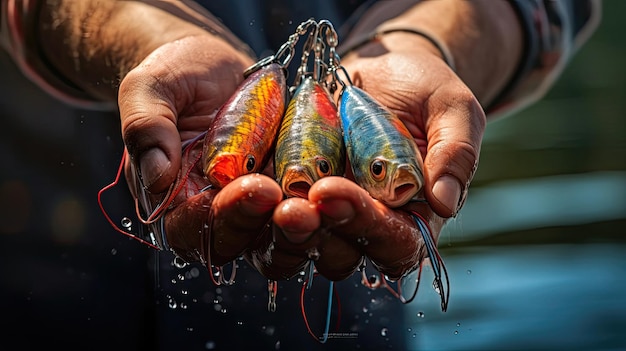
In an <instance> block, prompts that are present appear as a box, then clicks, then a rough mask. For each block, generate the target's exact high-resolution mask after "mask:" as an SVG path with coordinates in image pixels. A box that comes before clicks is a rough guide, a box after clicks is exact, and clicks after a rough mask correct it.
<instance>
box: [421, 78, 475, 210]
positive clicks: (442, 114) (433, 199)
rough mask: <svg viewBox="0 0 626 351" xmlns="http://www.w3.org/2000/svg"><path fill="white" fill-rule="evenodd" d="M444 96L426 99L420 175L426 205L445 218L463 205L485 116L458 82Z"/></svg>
mask: <svg viewBox="0 0 626 351" xmlns="http://www.w3.org/2000/svg"><path fill="white" fill-rule="evenodd" d="M445 99H447V101H442V100H441V98H438V97H436V95H433V96H432V97H431V98H430V99H429V100H428V102H427V106H428V107H427V108H426V112H425V113H427V114H430V115H428V116H427V117H426V118H427V121H426V123H425V128H426V133H427V140H428V147H427V152H426V155H425V157H424V178H425V195H426V199H427V200H428V202H429V204H430V206H431V207H432V208H433V210H434V211H435V212H436V213H437V214H438V215H439V216H441V217H444V218H449V217H452V216H455V215H456V213H457V212H458V211H459V210H460V208H461V206H462V205H463V203H464V201H465V198H466V196H467V191H468V188H469V185H470V182H471V180H472V177H473V176H474V172H475V171H476V168H477V166H478V159H479V154H480V145H481V142H482V137H483V133H484V130H485V125H486V117H485V114H484V112H483V109H482V107H481V106H480V104H479V102H478V101H477V100H476V98H475V97H474V95H473V94H472V93H471V92H470V91H469V90H468V89H467V88H466V87H465V86H464V85H463V84H462V83H460V82H459V88H458V89H456V90H455V93H454V94H449V95H448V96H445Z"/></svg>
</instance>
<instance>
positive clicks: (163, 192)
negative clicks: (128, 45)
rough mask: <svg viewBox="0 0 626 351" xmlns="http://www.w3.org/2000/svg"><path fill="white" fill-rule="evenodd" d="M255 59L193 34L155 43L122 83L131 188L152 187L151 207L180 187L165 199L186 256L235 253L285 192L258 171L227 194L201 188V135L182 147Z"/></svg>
mask: <svg viewBox="0 0 626 351" xmlns="http://www.w3.org/2000/svg"><path fill="white" fill-rule="evenodd" d="M252 63H253V61H252V60H251V59H250V58H249V57H247V56H244V55H242V54H241V53H240V52H239V51H237V50H235V49H234V48H232V47H231V46H230V45H229V44H227V43H226V42H225V41H222V40H221V39H217V38H216V37H213V36H209V35H206V36H192V37H187V38H184V39H180V40H178V41H174V42H171V43H168V44H165V45H163V46H161V47H159V48H158V49H156V50H155V51H154V52H152V53H151V54H150V55H149V56H148V57H147V58H146V59H145V60H144V61H143V62H142V63H141V64H139V66H137V67H136V68H135V69H133V70H132V71H131V72H130V73H128V75H126V77H125V78H124V80H123V81H122V83H121V86H120V90H119V108H120V115H121V119H122V134H123V136H124V141H125V144H126V146H127V149H128V152H129V155H130V159H129V161H128V162H127V164H126V177H127V179H128V180H129V182H128V183H129V185H130V187H131V191H132V192H133V194H135V195H136V196H137V195H139V198H140V199H141V198H142V196H141V195H143V194H146V195H147V197H148V199H149V201H148V202H149V204H148V205H147V206H146V207H149V209H148V212H151V211H153V210H154V209H156V208H157V205H158V204H160V203H162V202H163V201H167V200H166V198H167V197H168V196H169V195H170V194H172V193H174V194H175V195H176V196H175V197H174V198H173V202H172V203H171V204H169V205H168V204H167V203H166V205H168V206H167V208H166V209H167V211H166V212H165V214H164V216H165V233H166V235H167V240H168V244H169V245H170V247H171V248H173V249H174V251H175V252H176V253H177V254H178V255H179V256H180V257H181V258H183V259H185V260H187V261H200V260H206V259H207V257H206V255H210V254H211V250H212V251H213V255H212V262H213V263H215V264H218V265H220V264H224V263H226V262H228V261H229V260H232V259H234V258H236V257H237V256H239V255H240V254H241V252H242V251H243V250H244V249H245V248H246V247H247V246H248V245H249V244H250V242H251V240H253V239H255V238H256V237H257V235H258V233H260V232H261V231H262V230H263V228H264V225H265V224H266V222H267V221H268V220H269V218H270V217H271V214H272V211H273V209H274V207H275V206H276V205H277V204H278V203H279V201H280V200H281V199H282V194H281V193H280V190H277V191H276V190H275V189H273V188H272V187H271V186H269V185H268V186H266V187H264V188H262V187H261V186H260V183H257V179H258V178H251V179H249V182H246V181H245V179H241V180H237V181H236V182H234V183H235V184H233V185H232V186H231V187H228V188H227V189H224V190H223V192H224V195H221V194H218V191H217V190H215V189H209V190H207V191H203V192H201V190H202V189H204V188H205V187H206V186H207V185H209V184H208V181H207V180H206V178H205V177H204V175H203V173H202V170H201V167H200V165H199V162H198V160H199V157H200V155H201V151H202V139H199V140H198V141H197V142H196V143H195V144H191V146H188V147H183V145H187V144H189V142H191V141H193V140H194V138H196V137H198V136H199V135H200V134H201V133H202V132H204V131H206V130H207V129H208V128H209V126H210V124H211V123H212V120H213V118H214V116H215V113H216V111H217V109H218V108H219V107H220V106H221V105H222V104H223V103H224V102H225V101H226V100H227V99H228V98H229V97H230V96H231V95H232V94H233V93H234V92H235V90H236V88H237V86H238V84H239V83H240V82H241V81H242V80H243V71H244V70H245V69H246V68H247V67H248V66H249V65H251V64H252ZM193 145H195V146H193ZM183 150H184V152H183ZM268 179H269V178H268ZM270 180H271V179H270ZM230 190H232V191H230ZM249 194H255V196H249ZM257 194H258V195H257ZM164 199H165V200H164ZM251 208H252V209H251ZM149 215H150V213H148V215H146V217H148V216H149ZM161 215H163V214H159V215H156V214H155V215H154V216H153V218H157V217H158V216H161ZM211 223H213V226H212V228H211V230H207V229H209V227H211ZM211 233H213V235H211ZM207 248H211V250H207ZM201 256H205V257H201Z"/></svg>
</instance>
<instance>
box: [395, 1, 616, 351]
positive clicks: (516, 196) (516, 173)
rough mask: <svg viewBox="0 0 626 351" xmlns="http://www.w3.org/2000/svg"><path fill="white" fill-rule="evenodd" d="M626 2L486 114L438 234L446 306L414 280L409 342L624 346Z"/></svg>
mask: <svg viewBox="0 0 626 351" xmlns="http://www.w3.org/2000/svg"><path fill="white" fill-rule="evenodd" d="M624 13H626V1H620V0H605V1H604V2H603V16H602V22H601V24H600V26H599V27H598V29H597V31H596V32H595V33H594V35H593V36H592V37H591V39H590V41H588V42H587V44H586V45H585V46H583V47H582V49H581V50H579V51H578V52H577V53H576V55H575V56H574V58H573V60H572V61H571V63H570V64H569V65H568V66H567V67H566V69H565V71H564V73H563V75H562V76H561V77H560V78H559V79H558V81H556V83H555V84H554V86H553V88H552V89H551V90H550V91H549V92H548V94H547V95H546V96H545V97H544V98H543V99H542V100H541V101H539V102H538V103H536V104H534V105H532V106H531V107H528V108H526V109H524V110H522V111H520V112H518V113H516V114H514V115H511V116H508V117H505V118H502V119H499V120H496V121H493V122H491V123H490V124H489V125H488V127H487V132H486V135H485V141H484V144H483V149H482V153H481V160H480V166H479V168H478V172H477V174H476V176H475V178H474V181H473V183H472V186H471V189H470V193H469V197H468V201H467V203H466V205H465V207H464V208H463V210H462V211H461V212H460V214H459V215H458V216H457V218H456V219H454V220H452V221H451V222H449V223H448V225H447V226H446V228H445V229H444V231H443V232H442V236H441V238H440V241H439V247H440V250H441V254H442V256H443V258H444V260H445V261H446V263H447V266H448V270H449V273H450V284H451V297H450V305H449V309H448V312H446V313H442V312H441V311H439V310H438V303H437V299H438V297H437V296H436V294H434V293H431V292H428V290H429V289H420V290H421V292H420V294H421V295H420V296H418V301H416V302H415V303H414V304H413V305H410V306H409V307H408V309H410V310H411V312H410V313H407V316H406V317H405V322H406V325H407V329H406V330H404V331H402V332H403V333H405V334H406V338H407V340H409V343H410V345H412V348H413V349H425V350H432V349H453V350H486V349H491V350H502V349H525V350H528V349H562V350H599V349H600V350H606V349H615V350H617V349H626V338H625V337H624V336H623V335H624V332H625V330H626V280H625V279H624V277H626V235H625V234H626V84H625V78H626V66H625V65H624V64H625V63H626V45H624V42H625V39H624V36H623V33H624V26H623V22H624V18H623V15H624ZM431 276H432V275H431ZM427 279H429V278H427ZM424 283H425V282H424ZM424 283H423V285H424V286H428V284H424ZM430 290H432V289H430Z"/></svg>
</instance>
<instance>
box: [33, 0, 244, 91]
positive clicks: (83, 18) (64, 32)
mask: <svg viewBox="0 0 626 351" xmlns="http://www.w3.org/2000/svg"><path fill="white" fill-rule="evenodd" d="M167 6H169V7H170V8H167V11H166V10H162V9H161V8H159V7H167ZM174 10H179V13H178V14H177V15H173V14H172V13H170V12H174ZM210 21H211V20H210V19H207V18H205V17H202V16H199V15H196V14H194V13H193V11H192V10H190V9H188V8H185V7H184V6H183V5H182V3H175V2H169V3H168V2H147V3H142V2H137V1H114V0H81V1H75V0H47V1H45V2H44V3H43V4H42V5H41V8H40V10H39V21H38V22H39V26H38V28H36V31H37V32H36V35H35V37H36V38H37V40H36V42H35V43H34V45H38V46H39V50H40V51H41V59H42V60H47V64H48V65H49V66H50V67H51V69H53V70H56V72H57V74H58V75H60V76H62V77H64V79H66V80H68V81H69V82H70V83H71V84H74V85H76V86H78V87H79V88H80V89H82V90H84V91H86V92H87V93H89V94H90V95H92V96H94V97H96V98H99V99H103V100H115V98H116V94H117V87H118V85H119V82H120V81H121V79H122V78H123V77H124V76H125V75H126V73H128V71H130V70H131V69H132V68H133V67H135V66H136V65H138V64H139V63H140V62H141V61H142V60H143V59H144V58H145V57H146V56H147V55H148V54H149V53H151V52H152V51H153V50H155V49H156V48H157V47H159V46H161V45H163V44H165V43H168V42H172V41H175V40H177V39H181V38H184V37H188V36H197V35H205V36H213V37H214V38H215V40H216V41H224V40H225V39H224V38H223V37H222V36H220V35H219V33H216V32H218V30H217V29H218V27H219V26H218V25H217V24H213V23H211V22H210ZM200 25H203V27H204V28H203V27H201V26H200ZM211 28H214V30H211ZM205 29H208V30H205ZM229 39H232V38H229ZM232 40H234V39H232ZM222 44H223V43H222ZM233 44H234V45H236V44H238V43H233ZM242 54H243V53H242Z"/></svg>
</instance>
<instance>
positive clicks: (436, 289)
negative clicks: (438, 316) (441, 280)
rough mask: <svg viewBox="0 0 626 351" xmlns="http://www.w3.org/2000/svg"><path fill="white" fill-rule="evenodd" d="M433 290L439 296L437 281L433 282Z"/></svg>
mask: <svg viewBox="0 0 626 351" xmlns="http://www.w3.org/2000/svg"><path fill="white" fill-rule="evenodd" d="M433 289H435V292H436V293H437V294H439V295H441V290H439V284H438V281H437V279H435V280H433Z"/></svg>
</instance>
